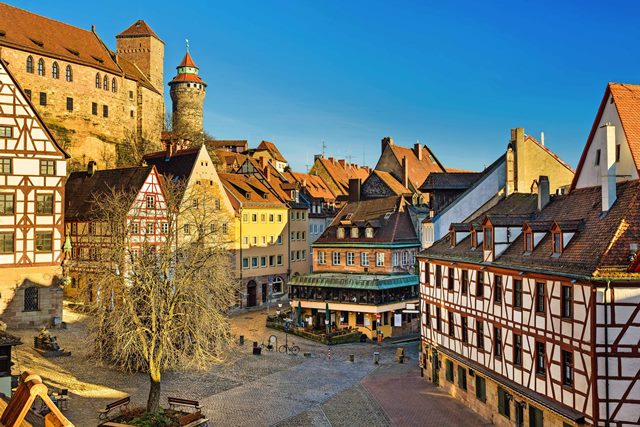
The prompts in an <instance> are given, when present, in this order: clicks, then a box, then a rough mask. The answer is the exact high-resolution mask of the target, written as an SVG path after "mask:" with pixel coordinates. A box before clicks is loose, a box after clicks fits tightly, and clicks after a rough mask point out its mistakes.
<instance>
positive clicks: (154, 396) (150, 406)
mask: <svg viewBox="0 0 640 427" xmlns="http://www.w3.org/2000/svg"><path fill="white" fill-rule="evenodd" d="M149 385H150V387H149V398H148V399H147V412H157V411H158V410H159V409H160V369H152V370H151V372H149Z"/></svg>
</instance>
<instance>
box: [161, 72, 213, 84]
mask: <svg viewBox="0 0 640 427" xmlns="http://www.w3.org/2000/svg"><path fill="white" fill-rule="evenodd" d="M182 82H191V83H200V84H202V85H205V86H206V85H207V84H206V83H205V82H204V81H203V80H202V79H201V78H200V76H198V75H197V74H191V73H189V74H187V73H183V74H178V75H176V76H175V77H174V78H173V80H171V81H170V82H169V84H171V83H182Z"/></svg>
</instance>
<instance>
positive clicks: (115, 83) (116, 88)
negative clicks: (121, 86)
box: [111, 77, 118, 92]
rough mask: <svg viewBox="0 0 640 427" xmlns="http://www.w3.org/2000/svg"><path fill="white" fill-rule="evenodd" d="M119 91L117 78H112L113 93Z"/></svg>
mask: <svg viewBox="0 0 640 427" xmlns="http://www.w3.org/2000/svg"><path fill="white" fill-rule="evenodd" d="M117 91H118V83H117V82H116V78H115V77H114V78H112V79H111V92H117Z"/></svg>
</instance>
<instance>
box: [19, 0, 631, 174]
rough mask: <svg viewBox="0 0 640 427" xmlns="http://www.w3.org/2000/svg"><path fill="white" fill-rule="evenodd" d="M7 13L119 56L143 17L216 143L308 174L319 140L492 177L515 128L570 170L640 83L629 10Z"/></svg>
mask: <svg viewBox="0 0 640 427" xmlns="http://www.w3.org/2000/svg"><path fill="white" fill-rule="evenodd" d="M443 3H445V4H443ZM12 4H14V5H16V6H19V7H22V8H25V9H28V10H30V11H33V12H35V13H39V14H43V15H46V16H49V17H51V18H55V19H58V20H61V21H65V22H68V23H70V24H73V25H76V26H79V27H83V28H90V27H91V25H92V24H95V25H96V27H97V32H98V34H99V35H100V36H101V37H102V39H103V40H104V41H105V42H106V43H107V44H108V45H109V46H110V47H112V48H115V38H114V36H115V35H116V34H117V33H119V32H120V31H122V30H124V29H125V28H126V27H128V26H129V25H130V24H131V23H133V22H134V21H135V20H137V19H144V20H145V21H147V23H148V24H149V25H150V26H151V27H152V28H153V29H154V30H155V31H156V33H158V35H159V36H160V37H161V38H162V39H163V40H164V42H165V44H166V45H165V81H167V82H168V81H169V80H170V79H171V78H172V77H173V75H174V73H175V66H176V65H177V64H178V63H179V61H180V60H181V59H182V56H183V55H184V50H185V46H184V39H185V38H188V39H189V40H190V44H191V53H192V55H193V57H194V60H195V61H196V63H197V64H198V65H199V67H200V72H201V76H202V77H203V78H204V80H205V81H206V82H207V83H208V85H209V86H208V88H207V98H206V101H205V127H206V129H207V131H208V132H209V133H210V134H212V135H214V136H215V137H217V138H219V139H249V141H250V145H252V146H255V145H257V144H258V143H259V141H260V140H262V139H267V140H271V141H274V142H275V143H276V144H277V145H278V147H279V148H280V151H282V153H283V154H284V156H285V157H286V158H287V159H288V160H289V162H290V163H291V164H292V166H293V167H294V168H295V169H297V170H300V171H304V170H305V168H306V165H310V164H311V163H312V162H313V155H314V154H315V153H320V152H321V151H322V141H325V142H326V144H327V155H332V156H338V157H347V156H352V157H351V158H352V160H353V161H354V162H357V163H362V161H363V158H364V159H365V162H366V163H367V164H369V165H372V166H373V165H375V161H376V160H377V158H378V156H379V154H380V139H381V138H382V137H383V136H386V135H390V136H393V137H394V139H395V141H396V143H397V144H401V145H405V146H411V145H413V144H414V143H415V142H416V141H417V140H419V141H420V142H422V143H425V144H428V145H429V147H431V149H432V150H433V151H434V152H435V153H436V156H437V157H438V158H439V159H440V160H441V161H442V162H443V163H444V164H445V165H446V166H450V167H457V168H465V169H474V170H481V169H482V168H483V167H484V166H485V165H489V164H490V163H491V162H492V161H493V160H494V159H495V158H496V157H497V156H498V155H499V154H500V153H501V152H502V151H503V150H504V148H505V146H506V144H507V142H508V139H509V129H510V128H512V127H524V128H525V132H526V133H529V134H531V135H534V136H536V137H538V136H539V134H540V131H544V132H545V140H546V143H547V146H549V147H550V148H551V149H552V150H554V151H555V152H556V153H557V154H559V155H560V156H561V157H562V158H563V159H564V160H566V161H567V162H568V163H569V164H571V165H573V166H574V167H575V165H576V164H577V161H578V157H579V155H580V153H581V150H582V147H583V145H584V143H585V140H586V137H587V135H588V132H589V129H590V126H591V124H592V121H593V118H594V116H595V113H596V110H597V108H598V104H599V102H600V99H601V97H602V93H603V91H604V89H605V86H606V83H607V82H609V81H618V82H625V83H640V55H638V49H637V46H638V40H640V25H638V23H637V16H638V12H639V11H640V4H639V3H638V2H634V1H627V2H623V1H608V2H606V5H605V4H604V3H603V2H602V1H586V0H585V1H557V0H556V1H546V0H538V1H518V0H511V1H490V0H487V1H475V0H469V1H462V0H460V1H455V2H433V1H377V0H368V1H360V0H349V1H338V0H323V1H321V0H315V1H311V0H299V1H279V0H269V1H264V0H261V1H260V0H257V1H253V0H252V1H248V0H247V1H228V0H227V1H202V0H190V1H188V2H179V1H172V2H164V1H157V0H156V1H148V0H137V1H131V2H110V1H107V0H103V1H101V2H77V1H71V0H56V1H55V2H49V1H20V2H12ZM166 89H167V93H168V87H167V88H166ZM168 105H169V104H168Z"/></svg>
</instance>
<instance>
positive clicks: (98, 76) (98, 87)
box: [96, 73, 100, 89]
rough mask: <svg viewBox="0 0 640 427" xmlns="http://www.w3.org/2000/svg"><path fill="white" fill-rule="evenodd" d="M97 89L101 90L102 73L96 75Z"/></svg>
mask: <svg viewBox="0 0 640 427" xmlns="http://www.w3.org/2000/svg"><path fill="white" fill-rule="evenodd" d="M96 89H100V73H96Z"/></svg>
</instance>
